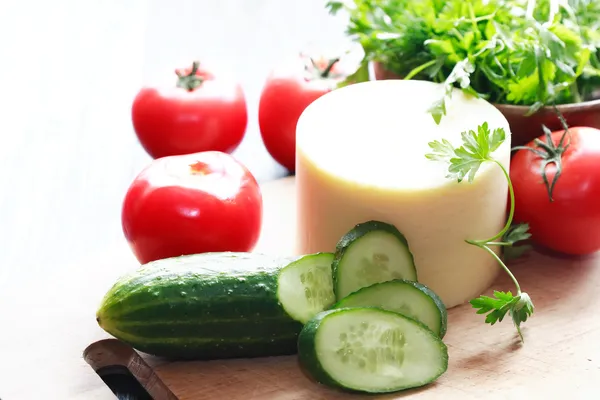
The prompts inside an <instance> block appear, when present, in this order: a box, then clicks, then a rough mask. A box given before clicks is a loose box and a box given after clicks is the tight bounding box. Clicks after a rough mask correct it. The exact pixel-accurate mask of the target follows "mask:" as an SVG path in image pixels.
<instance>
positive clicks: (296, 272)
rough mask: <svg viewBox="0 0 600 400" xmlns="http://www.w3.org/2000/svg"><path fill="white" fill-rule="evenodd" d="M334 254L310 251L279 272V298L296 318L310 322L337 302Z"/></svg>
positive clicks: (288, 311)
mask: <svg viewBox="0 0 600 400" xmlns="http://www.w3.org/2000/svg"><path fill="white" fill-rule="evenodd" d="M332 261H333V253H317V254H309V255H306V256H303V257H301V258H299V259H298V260H296V261H294V262H292V263H291V264H289V265H288V266H286V267H284V268H283V269H282V270H281V271H280V272H279V277H278V279H277V297H278V298H279V301H280V302H281V304H282V305H283V308H284V309H285V311H286V312H287V313H288V314H289V315H290V316H292V318H294V319H296V320H298V321H300V322H302V323H306V322H308V321H309V320H310V319H311V318H313V317H314V316H315V315H316V314H317V313H319V312H321V311H324V310H326V309H328V308H330V307H331V306H332V305H333V303H335V295H334V294H333V279H332V276H331V263H332Z"/></svg>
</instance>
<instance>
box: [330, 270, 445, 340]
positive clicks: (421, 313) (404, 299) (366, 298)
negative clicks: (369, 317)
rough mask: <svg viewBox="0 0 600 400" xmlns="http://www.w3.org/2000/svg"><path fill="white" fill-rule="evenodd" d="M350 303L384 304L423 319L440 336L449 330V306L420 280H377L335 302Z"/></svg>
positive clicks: (408, 315)
mask: <svg viewBox="0 0 600 400" xmlns="http://www.w3.org/2000/svg"><path fill="white" fill-rule="evenodd" d="M347 307H379V308H383V309H384V310H388V311H393V312H397V313H400V314H404V315H406V316H407V317H411V318H413V319H416V320H417V321H419V322H422V323H423V324H425V325H426V326H427V327H428V328H429V329H431V330H432V331H433V333H435V334H436V335H438V336H439V337H440V338H443V337H444V335H445V334H446V326H447V324H448V314H447V312H446V306H444V303H443V302H442V299H440V298H439V296H438V295H437V294H435V293H434V292H433V291H432V290H431V289H429V288H428V287H427V286H425V285H423V284H421V283H418V282H413V281H406V280H401V279H397V280H393V281H388V282H381V283H376V284H374V285H371V286H368V287H366V288H362V289H359V290H358V291H356V292H354V293H351V294H349V295H348V296H346V297H344V298H343V299H342V300H340V301H339V302H338V303H337V304H335V305H334V306H333V308H347Z"/></svg>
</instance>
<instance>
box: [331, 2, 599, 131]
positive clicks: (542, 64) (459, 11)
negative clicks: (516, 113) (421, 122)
mask: <svg viewBox="0 0 600 400" xmlns="http://www.w3.org/2000/svg"><path fill="white" fill-rule="evenodd" d="M550 4H552V5H556V4H558V3H557V0H537V1H534V0H530V1H523V0H420V1H414V0H345V1H342V0H338V1H329V2H328V3H327V8H328V9H329V10H330V12H331V13H332V14H337V13H339V12H341V11H345V12H346V14H347V16H348V23H347V26H346V34H347V36H348V37H349V38H351V40H353V41H354V42H356V43H358V44H360V45H361V46H362V48H363V50H364V52H365V54H364V59H365V61H367V62H377V63H380V64H381V66H382V67H383V68H384V69H385V70H386V71H389V72H391V73H394V74H396V75H398V76H399V77H401V78H404V79H419V80H428V81H432V82H436V83H439V84H441V85H443V86H444V89H445V90H444V93H445V95H444V96H443V97H442V98H441V99H437V100H436V101H435V102H434V103H433V104H432V105H431V106H430V108H429V112H430V113H431V115H432V117H433V118H434V121H435V122H436V123H438V124H439V123H440V122H441V120H442V118H443V117H444V116H445V115H446V112H447V101H448V98H449V97H450V96H451V94H452V89H453V88H457V89H461V90H463V91H466V92H469V93H473V94H478V95H480V96H483V97H485V98H486V99H487V100H488V101H490V102H492V103H497V104H512V105H524V106H528V107H529V114H532V113H534V112H536V111H538V110H539V109H540V108H542V107H544V106H548V105H551V104H554V103H556V104H564V103H577V102H580V101H583V100H588V99H591V98H594V96H595V94H594V93H595V92H597V89H598V88H600V2H598V1H597V0H568V1H561V2H560V7H550Z"/></svg>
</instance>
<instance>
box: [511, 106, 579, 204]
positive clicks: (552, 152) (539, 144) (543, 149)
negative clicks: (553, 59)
mask: <svg viewBox="0 0 600 400" xmlns="http://www.w3.org/2000/svg"><path fill="white" fill-rule="evenodd" d="M554 111H555V112H556V114H557V115H558V119H560V122H561V124H562V126H563V129H564V132H563V134H562V136H561V137H560V141H559V142H558V146H557V145H555V144H554V140H553V139H552V132H551V131H550V129H548V128H547V127H546V126H545V125H542V129H543V130H544V137H545V138H546V141H542V140H540V139H538V138H536V139H535V140H534V141H533V143H534V144H535V147H531V146H515V147H513V150H527V151H531V152H532V153H534V154H535V155H537V156H538V157H539V158H541V159H542V161H541V172H540V173H541V175H542V179H543V180H544V184H545V185H546V190H547V191H548V197H549V198H550V202H551V203H552V202H554V198H553V197H552V195H553V193H554V186H555V185H556V182H557V181H558V178H559V177H560V175H561V174H562V155H563V153H564V152H565V151H567V149H568V148H569V146H570V145H571V132H570V131H569V125H567V121H566V120H565V118H564V117H563V115H562V113H561V112H560V110H559V109H558V108H557V107H556V105H554ZM567 137H568V138H569V140H568V141H567V143H565V138H567ZM550 164H554V166H555V167H556V172H555V173H554V177H553V178H552V182H550V181H549V180H548V175H547V174H546V168H547V167H548V165H550Z"/></svg>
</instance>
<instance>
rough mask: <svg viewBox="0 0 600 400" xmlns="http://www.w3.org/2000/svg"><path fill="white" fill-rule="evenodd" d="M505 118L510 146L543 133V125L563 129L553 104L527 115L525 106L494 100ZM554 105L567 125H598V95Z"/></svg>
mask: <svg viewBox="0 0 600 400" xmlns="http://www.w3.org/2000/svg"><path fill="white" fill-rule="evenodd" d="M494 106H495V107H496V108H497V109H498V110H500V112H501V113H502V114H504V117H505V118H506V119H507V120H508V124H509V125H510V130H511V133H512V143H511V144H512V146H522V145H524V144H527V143H529V142H530V141H532V140H533V139H535V138H537V137H539V136H541V135H543V134H544V131H543V130H542V125H545V126H547V127H548V129H550V130H551V131H557V130H562V129H563V126H562V124H561V122H560V119H559V118H558V116H557V115H556V111H555V110H554V107H543V108H541V109H540V110H539V111H537V112H535V113H534V114H532V115H530V116H526V114H527V111H528V110H529V107H528V106H514V105H510V104H494ZM556 108H557V109H558V111H559V112H560V113H561V114H562V115H563V117H564V118H565V120H566V121H567V125H568V126H570V127H576V126H589V127H592V128H597V129H600V99H598V100H590V101H584V102H581V103H573V104H561V105H557V106H556Z"/></svg>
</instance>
